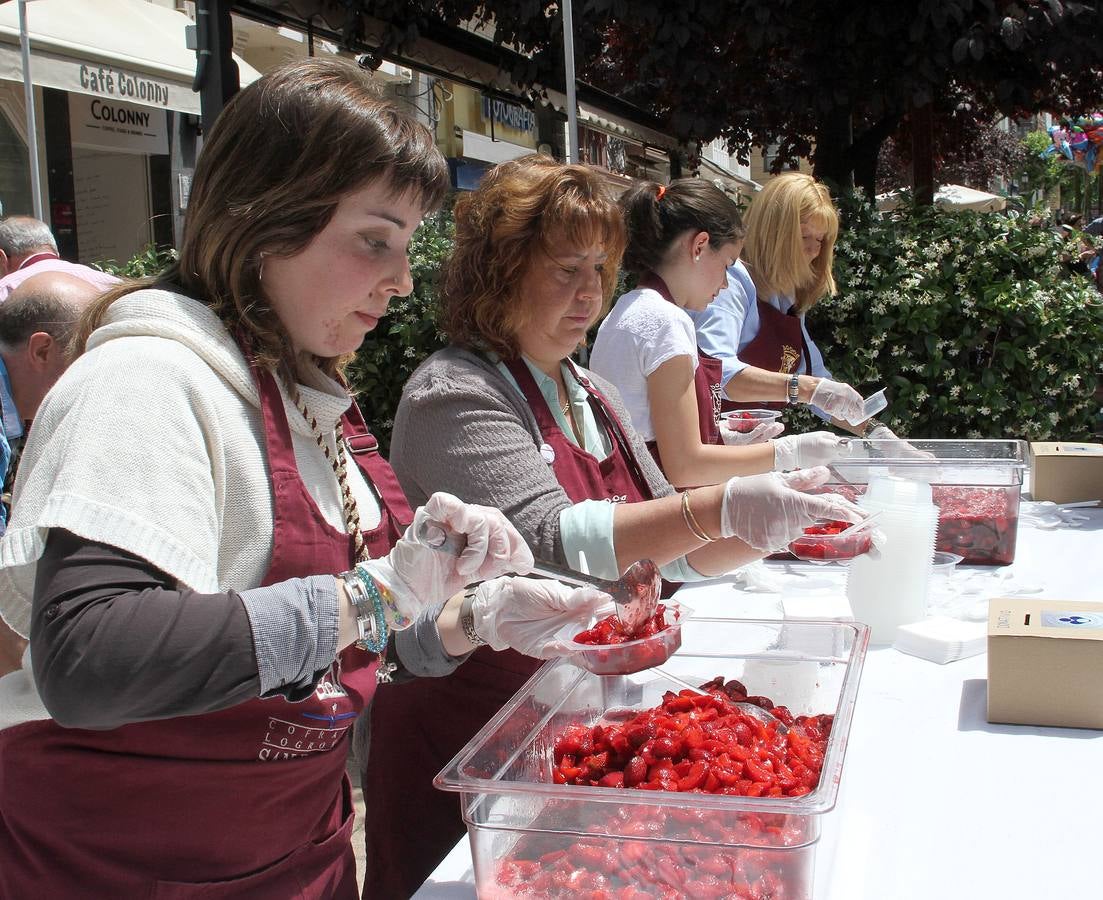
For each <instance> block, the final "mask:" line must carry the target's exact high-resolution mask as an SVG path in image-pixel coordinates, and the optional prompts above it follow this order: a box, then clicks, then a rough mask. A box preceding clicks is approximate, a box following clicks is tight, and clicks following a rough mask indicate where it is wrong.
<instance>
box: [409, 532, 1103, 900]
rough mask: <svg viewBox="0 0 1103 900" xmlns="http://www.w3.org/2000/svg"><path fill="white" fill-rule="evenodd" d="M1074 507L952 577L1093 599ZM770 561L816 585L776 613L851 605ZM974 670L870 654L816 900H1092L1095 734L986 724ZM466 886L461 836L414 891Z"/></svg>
mask: <svg viewBox="0 0 1103 900" xmlns="http://www.w3.org/2000/svg"><path fill="white" fill-rule="evenodd" d="M1085 512H1086V513H1087V514H1088V515H1089V516H1090V521H1089V522H1087V523H1085V524H1084V525H1082V526H1081V527H1079V528H1068V527H1062V528H1057V529H1054V530H1048V531H1047V530H1041V529H1038V528H1033V527H1029V526H1022V527H1021V528H1020V532H1019V538H1018V540H1019V543H1018V551H1017V555H1016V560H1015V564H1014V565H1013V566H1012V567H1010V569H1009V570H1007V571H1005V572H1002V573H1000V572H996V571H993V570H986V569H984V568H983V567H969V568H968V569H965V570H959V572H957V573H955V575H954V578H955V579H957V578H959V577H963V578H967V579H969V581H971V582H974V583H975V582H976V581H977V580H978V579H984V578H986V577H988V578H990V580H991V582H992V588H993V593H992V596H997V595H998V594H1000V593H1006V592H1007V591H1006V588H1008V587H1010V588H1016V587H1020V588H1026V589H1031V588H1036V587H1039V586H1041V587H1044V594H1043V595H1044V596H1046V597H1052V598H1055V599H1061V600H1093V601H1103V511H1100V510H1086V511H1085ZM767 565H769V566H771V567H773V568H774V570H775V571H778V572H782V573H787V574H789V573H797V574H796V575H793V574H789V580H790V581H792V579H793V578H794V577H798V578H799V577H802V576H803V577H804V578H806V579H807V580H808V581H809V582H811V585H810V588H809V589H808V590H801V591H794V592H792V593H787V594H786V596H785V598H784V607H785V614H786V615H789V616H797V617H808V618H812V617H820V616H823V617H830V616H836V615H845V614H846V612H845V594H844V593H843V574H842V570H841V569H840V568H839V567H825V568H816V567H812V566H800V567H798V566H790V567H789V568H788V569H787V568H785V564H777V563H768V564H767ZM984 572H988V573H989V574H988V576H985V575H984V574H982V573H984ZM1001 574H1002V575H1003V578H1002V579H1001V577H1000V576H1001ZM1008 575H1010V577H1008ZM1032 595H1033V596H1039V594H1035V593H1033V592H1032ZM679 599H684V600H685V601H686V602H688V603H689V604H690V605H691V606H692V607H693V608H694V609H695V611H696V612H697V613H698V614H700V615H708V616H718V615H720V616H723V615H736V616H748V615H754V614H761V615H764V616H765V615H770V614H771V610H773V611H775V612H774V614H776V610H777V605H778V596H777V595H776V594H765V593H758V594H754V593H748V592H745V591H741V590H737V589H735V588H733V584H732V580H731V579H722V580H717V581H713V582H709V583H707V584H703V585H695V586H692V587H689V588H686V589H683V591H681V592H680V593H679ZM985 677H986V657H985V656H984V655H983V654H982V655H980V656H975V657H972V658H970V659H965V660H961V661H959V662H954V663H949V664H947V665H943V666H940V665H937V664H935V663H931V662H927V661H926V660H922V659H918V658H915V657H911V656H907V655H905V654H903V653H900V652H898V651H896V650H894V649H891V648H888V647H883V648H874V649H871V650H870V652H869V654H868V656H867V657H866V663H865V670H864V673H863V676H862V683H861V688H860V689H859V692H858V702H857V706H856V708H855V713H854V720H853V724H852V726H851V731H850V741H849V745H848V748H847V757H846V763H845V766H844V770H843V779H842V784H841V786H840V792H839V798H838V803H837V805H836V807H835V810H834V811H833V812H831V813H830V814H828V815H827V816H825V818H824V827H823V833H822V836H821V838H820V842H819V846H818V850H817V853H816V887H815V897H816V900H932V898H939V900H957V898H961V900H989V898H999V900H1018V898H1022V900H1027V898H1029V900H1043V898H1044V900H1050V898H1059V897H1103V888H1101V887H1100V885H1099V877H1098V874H1097V873H1098V859H1099V856H1100V853H1101V849H1100V834H1101V833H1103V831H1101V828H1103V826H1101V825H1100V821H1101V819H1103V777H1101V776H1100V774H1099V773H1100V771H1101V770H1103V732H1100V731H1084V730H1076V729H1065V728H1033V727H1026V726H1012V725H990V724H988V722H987V721H985V706H986V683H985ZM1083 689H1084V690H1100V689H1101V686H1100V685H1084V686H1083ZM474 896H475V889H474V885H473V876H472V872H471V855H470V850H469V847H468V843H467V840H466V839H464V840H463V841H461V842H460V843H459V844H457V845H456V847H455V848H454V849H453V851H452V852H451V853H450V854H449V856H448V857H447V858H446V859H445V860H444V861H443V862H442V863H441V864H440V866H439V867H438V868H437V870H436V871H435V872H434V873H433V875H432V876H431V877H430V878H429V879H428V880H427V881H426V882H425V884H424V885H422V887H421V889H420V890H419V891H418V892H417V893H416V894H415V895H414V897H415V900H430V898H445V897H447V898H473V897H474Z"/></svg>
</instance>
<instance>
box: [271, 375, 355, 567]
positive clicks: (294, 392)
mask: <svg viewBox="0 0 1103 900" xmlns="http://www.w3.org/2000/svg"><path fill="white" fill-rule="evenodd" d="M291 399H292V400H293V401H294V402H295V406H296V408H298V410H299V412H301V413H302V414H303V418H304V419H306V423H307V424H308V425H309V426H310V430H311V432H312V433H313V435H314V440H315V441H317V443H318V446H319V447H321V449H322V453H324V454H325V457H326V459H327V460H329V464H330V465H331V466H332V467H333V474H334V475H336V476H337V487H338V489H339V490H340V491H341V504H342V509H343V511H344V514H345V530H346V531H347V532H348V533H349V534H351V535H352V543H353V552H354V554H355V557H356V561H357V562H363V561H364V560H366V559H371V556H370V555H369V553H368V548H367V545H366V544H365V543H364V533H363V531H362V530H361V528H360V510H359V509H357V507H356V498H355V497H353V496H352V490H351V489H350V488H349V483H348V463H347V460H346V457H345V433H344V429H343V428H341V420H340V419H338V420H337V427H336V428H335V429H334V437H335V438H336V445H337V452H336V453H332V452H330V449H329V444H328V443H326V439H325V437H324V436H323V435H322V430H321V429H320V428H319V427H318V420H317V419H316V418H314V415H313V413H311V412H310V409H309V408H308V407H307V405H306V401H304V400H303V398H302V395H301V394H299V389H298V388H297V387H295V386H294V385H292V386H291Z"/></svg>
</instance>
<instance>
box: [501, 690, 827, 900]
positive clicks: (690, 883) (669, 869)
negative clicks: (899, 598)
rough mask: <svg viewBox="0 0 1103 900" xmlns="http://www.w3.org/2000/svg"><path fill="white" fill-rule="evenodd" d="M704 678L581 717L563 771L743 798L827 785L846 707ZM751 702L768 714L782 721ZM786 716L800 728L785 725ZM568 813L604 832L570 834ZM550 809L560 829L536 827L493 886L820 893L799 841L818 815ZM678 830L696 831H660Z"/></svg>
mask: <svg viewBox="0 0 1103 900" xmlns="http://www.w3.org/2000/svg"><path fill="white" fill-rule="evenodd" d="M702 687H703V688H704V689H705V690H706V691H708V694H707V695H700V694H695V693H693V692H691V691H681V692H679V693H677V694H675V693H673V692H668V693H666V694H664V695H663V701H662V703H661V704H660V705H659V706H656V707H654V708H652V709H648V710H643V711H640V712H638V713H636V714H635V715H633V716H632V717H631V718H629V719H627V720H624V721H616V722H610V723H606V724H604V725H602V724H598V725H593V726H586V725H571V726H568V727H567V728H565V729H564V730H563V731H562V732H561V733H560V734H559V736H558V737H557V739H556V740H555V744H554V757H553V758H554V768H553V779H554V781H555V782H556V783H557V784H577V785H591V786H598V787H607V788H614V789H617V788H636V789H639V790H650V791H677V792H683V793H685V792H690V793H707V794H725V795H731V796H743V797H800V796H802V795H804V794H807V793H809V792H810V791H812V790H814V789H815V787H816V785H817V784H818V783H819V779H820V770H821V769H822V767H823V758H824V752H825V750H826V747H827V740H828V737H829V735H830V733H831V725H832V716H830V715H821V716H796V717H794V716H793V715H792V714H791V713H790V712H789V710H788V709H786V708H785V707H783V706H774V705H773V703H771V701H770V700H769V699H767V698H766V697H755V696H751V697H748V696H747V691H746V688H745V687H744V686H743V685H742V684H741V683H740V682H738V681H728V682H725V681H724V679H723V678H721V677H718V678H715V679H713V680H712V681H710V682H708V683H707V684H704V685H702ZM738 702H750V703H754V704H755V705H757V706H759V707H761V708H762V709H766V710H768V711H769V712H770V713H771V714H772V715H773V717H774V719H775V721H772V722H763V721H762V720H760V719H758V718H757V717H755V716H753V715H750V714H748V713H747V712H746V711H745V710H743V709H741V708H740V707H739V706H737V705H736V704H737V703H738ZM779 723H784V724H785V725H787V726H788V731H787V732H783V733H779V732H778V726H779ZM559 816H561V817H563V818H564V819H565V820H566V821H570V822H571V825H570V827H569V830H571V831H575V832H577V831H588V832H591V833H594V835H595V836H594V837H593V838H581V839H580V838H578V837H574V836H571V835H567V834H563V833H562V829H560V830H559V831H557V830H556V829H555V828H553V827H551V826H552V825H553V820H555V819H556V818H557V817H559ZM544 818H545V819H546V820H547V821H545V822H544V825H545V826H546V827H547V831H544V832H543V833H539V834H531V835H527V836H526V837H525V838H523V839H522V840H521V841H519V842H518V843H517V845H516V846H515V848H514V850H513V852H512V853H511V855H510V856H509V857H508V858H507V859H506V860H504V861H503V862H501V863H500V864H499V865H498V867H497V870H496V880H497V884H496V885H494V886H493V888H492V889H491V890H490V891H488V892H487V893H488V895H489V896H494V897H549V898H558V897H564V898H566V897H587V898H610V900H613V898H615V900H621V898H643V897H660V898H671V900H673V898H684V897H694V898H697V897H702V898H712V897H716V898H720V897H724V898H732V897H734V898H755V900H784V898H799V897H806V896H808V895H809V893H810V876H811V866H810V862H811V854H810V853H804V852H801V851H799V850H798V851H794V850H788V849H785V848H790V847H799V846H801V845H803V844H804V843H806V842H807V841H809V840H810V839H811V838H812V837H814V835H812V834H810V833H809V828H808V823H809V821H810V820H809V819H808V818H807V817H804V816H787V815H783V814H778V813H768V812H763V813H760V814H759V813H717V812H715V811H706V810H696V809H674V808H668V807H666V806H664V805H661V804H658V805H655V806H639V805H632V804H624V805H614V806H609V805H607V804H604V803H588V804H585V805H583V804H578V803H574V804H562V805H561V806H557V805H556V804H549V806H548V807H546V808H545V812H544ZM539 824H540V823H537V826H539ZM560 825H562V823H560ZM603 833H609V834H616V835H621V836H624V835H627V836H628V839H625V838H624V837H620V838H618V839H612V838H608V837H605V838H603V837H600V836H599V835H600V834H603ZM667 834H677V835H678V836H679V837H682V840H681V841H679V842H677V843H675V842H662V841H660V840H656V839H659V838H662V837H663V836H664V835H667ZM633 836H635V837H639V838H650V840H638V841H637V840H632V839H631V838H632V837H633ZM686 841H691V842H692V843H686ZM735 844H738V845H741V846H731V845H735ZM770 848H774V849H770ZM777 848H782V849H777ZM480 895H481V894H480Z"/></svg>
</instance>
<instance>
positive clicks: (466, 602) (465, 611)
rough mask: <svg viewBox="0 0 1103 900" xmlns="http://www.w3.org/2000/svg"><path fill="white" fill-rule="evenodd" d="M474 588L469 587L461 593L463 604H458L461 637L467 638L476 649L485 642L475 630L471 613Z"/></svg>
mask: <svg viewBox="0 0 1103 900" xmlns="http://www.w3.org/2000/svg"><path fill="white" fill-rule="evenodd" d="M476 590H477V588H476V587H469V588H468V589H467V590H465V591H464V592H463V602H462V603H461V604H460V628H462V629H463V636H464V637H465V638H467V640H468V641H470V642H471V643H472V644H474V645H475V646H476V647H482V646H485V645H486V641H485V640H484V639H483V637H482V635H480V634H479V632H477V631H476V630H475V613H474V612H473V611H472V609H471V606H472V604H473V603H474V602H475V591H476Z"/></svg>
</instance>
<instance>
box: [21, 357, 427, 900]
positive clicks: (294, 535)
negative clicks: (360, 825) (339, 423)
mask: <svg viewBox="0 0 1103 900" xmlns="http://www.w3.org/2000/svg"><path fill="white" fill-rule="evenodd" d="M254 376H255V378H256V381H257V385H258V388H259V391H260V399H261V411H262V413H263V417H264V428H265V431H264V435H265V446H266V452H267V458H268V467H269V472H270V478H271V485H272V502H273V537H272V560H271V563H270V565H269V568H268V571H267V574H266V575H265V577H264V580H263V581H262V584H263V585H269V584H274V583H277V582H280V581H285V580H287V579H289V578H295V577H304V576H307V575H315V574H325V573H337V572H341V571H344V570H347V569H349V568H350V567H351V566H352V563H353V561H354V558H353V544H352V538H351V537H350V536H349V535H348V534H346V533H344V532H343V531H338V530H337V529H335V528H333V527H332V526H331V525H330V524H329V523H328V522H326V521H325V519H324V518H323V517H322V514H321V512H320V511H319V509H318V507H317V505H316V504H315V502H314V500H313V499H312V498H311V496H310V494H309V493H308V491H307V489H306V486H305V485H304V484H303V481H302V479H301V477H300V476H299V472H298V468H297V466H296V464H295V452H294V448H293V447H292V443H291V431H290V428H289V427H288V423H287V417H286V415H285V413H284V405H283V400H282V398H281V396H280V392H279V388H278V387H277V384H276V381H275V379H274V378H273V376H272V375H271V374H270V373H268V372H266V371H260V370H257V369H254ZM343 426H344V428H345V429H346V434H347V435H348V444H349V445H350V446H349V449H350V451H351V454H352V457H353V459H355V460H356V463H357V465H358V466H359V467H360V469H361V471H362V472H363V474H364V477H365V478H366V479H368V481H369V483H370V484H373V488H374V490H375V492H376V494H377V496H379V498H380V500H381V503H380V507H381V514H382V515H381V521H380V524H379V526H378V527H377V528H375V529H374V530H372V531H371V532H367V533H365V535H364V537H365V538H366V541H367V544H368V547H369V549H370V552H371V553H372V555H382V554H384V553H386V552H387V551H388V550H389V549H390V547H391V546H392V545H393V544H394V541H395V539H396V537H397V536H398V535H399V534H400V533H401V531H402V526H403V524H404V523H406V522H409V521H410V519H411V516H410V510H409V506H408V505H407V504H406V501H405V498H404V497H403V495H402V493H401V491H400V490H399V488H398V483H397V481H396V479H395V478H394V475H393V473H392V472H391V471H390V468H389V466H387V464H386V462H385V461H383V460H382V459H381V458H380V457H379V454H378V452H377V451H376V445H375V439H374V438H373V437H372V436H371V435H370V434H368V431H367V428H366V426H365V425H364V420H363V418H362V417H361V415H360V412H359V410H358V409H357V408H356V405H355V404H353V405H352V406H351V407H350V409H349V411H348V412H347V413H346V414H345V416H344V418H343ZM377 667H378V659H377V657H376V656H375V655H374V654H370V653H366V652H364V651H362V650H359V649H357V648H356V647H350V648H348V649H346V650H345V651H344V652H343V653H342V654H341V656H340V659H339V661H338V662H335V663H334V665H333V667H332V668H331V670H330V671H329V672H328V673H327V674H326V675H325V676H324V677H323V678H322V679H321V681H320V682H319V683H318V685H317V686H316V688H315V690H314V693H313V694H312V695H311V697H310V698H309V699H307V700H304V701H302V702H298V703H291V702H289V701H287V700H285V699H283V698H282V697H274V698H268V699H259V698H258V699H255V700H249V701H247V702H245V703H242V704H240V705H238V706H234V707H232V708H230V709H224V710H220V711H218V712H213V713H204V714H202V715H196V716H184V717H178V718H173V719H165V720H162V721H149V722H139V723H136V724H132V725H124V726H122V727H120V728H114V729H111V730H107V731H90V730H84V729H72V728H62V727H60V726H59V725H57V724H56V723H54V722H53V721H52V720H46V721H38V722H27V723H24V724H22V725H18V726H16V727H14V728H10V729H7V730H5V731H3V732H0V762H2V765H0V860H2V862H0V898H3V900H22V898H25V897H33V896H41V897H50V898H53V897H89V896H94V897H112V898H115V897H118V898H132V897H149V898H166V897H167V898H175V897H181V898H183V897H188V898H193V897H200V896H201V897H203V898H212V900H214V898H230V897H233V898H235V900H240V898H255V900H271V898H289V897H293V898H318V900H322V898H355V897H356V896H357V885H356V865H355V858H354V856H353V851H352V844H351V841H350V835H351V832H352V826H353V811H352V794H351V789H350V786H349V783H348V779H347V777H346V776H345V760H346V754H347V747H348V743H347V737H346V735H347V732H348V730H349V727H350V726H351V725H352V723H353V721H354V720H355V718H356V715H357V711H358V710H359V709H360V708H361V707H362V705H363V704H364V703H366V702H368V701H369V700H370V698H371V696H372V694H373V692H374V690H375V682H376V668H377Z"/></svg>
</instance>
